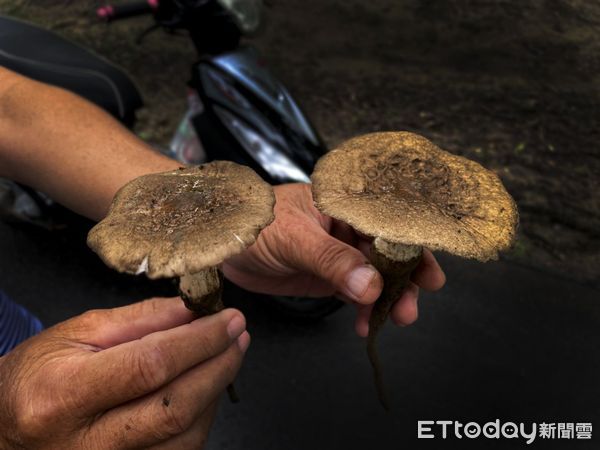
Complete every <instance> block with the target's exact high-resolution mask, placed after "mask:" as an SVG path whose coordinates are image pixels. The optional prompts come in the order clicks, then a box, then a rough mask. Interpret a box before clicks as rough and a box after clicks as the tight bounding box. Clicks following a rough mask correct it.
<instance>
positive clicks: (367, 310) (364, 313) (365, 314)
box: [354, 305, 373, 337]
mask: <svg viewBox="0 0 600 450" xmlns="http://www.w3.org/2000/svg"><path fill="white" fill-rule="evenodd" d="M371 311H373V305H356V321H355V322H354V330H355V331H356V334H358V335H359V336H360V337H367V335H368V334H369V318H370V317H371Z"/></svg>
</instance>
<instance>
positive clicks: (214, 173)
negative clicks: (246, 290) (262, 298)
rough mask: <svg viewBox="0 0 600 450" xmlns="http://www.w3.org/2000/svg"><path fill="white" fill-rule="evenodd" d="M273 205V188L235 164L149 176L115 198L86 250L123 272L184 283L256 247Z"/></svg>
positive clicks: (243, 167)
mask: <svg viewBox="0 0 600 450" xmlns="http://www.w3.org/2000/svg"><path fill="white" fill-rule="evenodd" d="M274 204H275V196H274V194H273V189H272V188H271V186H270V185H269V184H268V183H266V182H264V181H263V180H262V179H261V178H260V177H259V176H258V175H257V174H256V173H255V172H254V171H253V170H252V169H250V168H248V167H245V166H240V165H238V164H235V163H232V162H229V161H215V162H212V163H208V164H203V165H200V166H196V167H191V168H185V169H179V170H174V171H170V172H163V173H156V174H150V175H144V176H142V177H139V178H136V179H135V180H133V181H131V182H129V183H128V184H126V185H125V186H123V187H122V188H121V189H120V190H119V192H117V194H116V195H115V198H114V199H113V203H112V205H111V207H110V210H109V212H108V215H107V216H106V217H105V218H104V220H102V221H101V222H100V223H98V224H97V225H96V226H95V227H94V228H93V229H92V230H91V231H90V233H89V234H88V239H87V242H88V245H89V246H90V248H91V249H92V250H94V251H95V252H96V253H98V255H99V256H100V258H102V260H103V261H104V262H105V263H106V264H107V265H108V266H110V267H112V268H114V269H116V270H118V271H120V272H127V273H141V272H143V271H146V272H147V275H148V277H150V278H160V277H174V276H181V275H184V274H186V273H195V272H198V271H200V270H202V269H204V268H207V267H211V266H215V265H217V264H220V263H221V262H222V261H223V260H225V259H227V258H228V257H230V256H233V255H235V254H237V253H240V252H241V251H243V250H244V249H245V248H246V247H248V246H250V245H252V243H254V241H255V240H256V237H257V236H258V234H259V233H260V231H261V230H262V229H263V228H264V227H265V226H267V225H268V224H269V223H271V222H272V220H273V218H274V216H273V206H274Z"/></svg>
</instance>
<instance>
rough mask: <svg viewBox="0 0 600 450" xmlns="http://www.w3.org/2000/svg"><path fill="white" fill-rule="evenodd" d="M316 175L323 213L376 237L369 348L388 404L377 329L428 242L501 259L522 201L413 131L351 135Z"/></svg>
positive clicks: (433, 246) (314, 188)
mask: <svg viewBox="0 0 600 450" xmlns="http://www.w3.org/2000/svg"><path fill="white" fill-rule="evenodd" d="M311 179H312V183H313V186H312V191H313V197H314V200H315V205H316V207H317V208H318V209H319V210H320V211H321V212H323V213H324V214H327V215H329V216H331V217H333V218H335V219H337V220H340V221H342V222H345V223H347V224H348V225H350V226H352V227H353V228H354V229H355V230H357V231H359V232H361V233H363V234H365V235H368V236H371V237H373V238H374V240H373V243H372V245H371V254H370V259H371V262H372V264H373V265H374V266H375V267H376V268H377V270H378V271H379V272H380V273H381V275H382V277H383V280H384V287H383V291H382V294H381V295H380V297H379V298H378V299H377V301H376V302H375V305H374V307H373V311H372V313H371V317H370V319H369V334H368V337H367V353H368V355H369V360H370V361H371V365H372V366H373V371H374V376H375V385H376V389H377V393H378V396H379V399H380V401H381V403H382V405H383V406H384V407H385V408H386V409H389V402H388V400H387V396H386V394H385V390H384V385H383V380H382V374H381V368H380V363H379V358H378V354H377V348H376V340H377V335H378V332H379V330H380V329H381V327H382V326H383V325H384V323H385V322H386V319H387V317H388V315H389V312H390V309H391V307H392V304H393V302H394V301H395V300H397V299H398V298H400V296H401V294H402V291H403V290H404V289H405V288H406V286H407V284H408V283H409V281H410V276H411V273H412V271H413V270H414V269H415V268H416V267H417V266H418V264H419V262H420V260H421V255H422V249H423V247H427V248H429V249H431V250H441V251H446V252H448V253H452V254H454V255H458V256H462V257H465V258H473V259H477V260H479V261H488V260H490V259H497V257H498V252H499V251H502V250H505V249H508V248H509V247H510V246H511V245H512V243H513V241H514V237H515V232H516V226H517V223H518V212H517V208H516V205H515V202H514V201H513V199H512V197H511V196H510V195H509V194H508V193H507V191H506V189H505V188H504V186H503V185H502V182H501V181H500V179H499V178H498V177H497V176H496V174H494V173H493V172H492V171H490V170H487V169H485V168H484V167H482V166H481V165H479V164H478V163H476V162H474V161H471V160H468V159H466V158H463V157H461V156H457V155H453V154H451V153H448V152H446V151H444V150H442V149H440V148H438V147H436V146H435V145H434V144H433V143H431V142H430V141H428V140H427V139H425V138H423V137H421V136H418V135H416V134H413V133H409V132H382V133H372V134H367V135H363V136H359V137H357V138H354V139H351V140H349V141H346V142H344V143H343V144H342V145H341V146H339V147H338V148H337V149H335V150H332V151H331V152H329V153H328V154H326V155H325V156H323V157H322V158H321V159H320V160H319V162H318V163H317V166H316V168H315V170H314V172H313V175H312V177H311Z"/></svg>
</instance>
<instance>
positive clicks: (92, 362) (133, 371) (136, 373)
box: [75, 309, 246, 412]
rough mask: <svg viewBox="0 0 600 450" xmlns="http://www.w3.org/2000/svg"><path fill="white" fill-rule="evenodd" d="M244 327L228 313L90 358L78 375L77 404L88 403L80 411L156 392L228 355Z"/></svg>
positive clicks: (235, 313) (239, 316)
mask: <svg viewBox="0 0 600 450" xmlns="http://www.w3.org/2000/svg"><path fill="white" fill-rule="evenodd" d="M245 327H246V323H245V319H244V316H243V315H242V314H241V313H240V312H239V311H237V310H234V309H226V310H223V311H221V312H220V313H217V314H213V315H211V316H206V317H202V318H200V319H197V320H194V321H193V322H191V323H189V324H185V325H180V326H179V327H176V328H172V329H170V330H165V331H159V332H156V333H152V334H149V335H147V336H144V337H143V338H141V339H139V340H136V341H131V342H126V343H124V344H120V345H118V346H116V347H111V348H108V349H106V350H103V351H100V352H98V353H94V354H91V355H89V357H87V358H86V359H85V361H84V362H83V363H82V364H80V365H79V366H78V371H77V373H76V374H75V376H76V378H75V379H76V380H78V381H79V383H78V384H79V385H78V386H77V389H78V394H79V395H78V398H80V399H82V400H86V399H88V400H87V404H82V405H80V406H81V408H82V409H83V410H87V411H90V412H100V411H104V410H106V409H108V408H110V407H113V406H115V405H118V404H121V403H123V402H125V401H128V400H131V399H134V398H137V397H140V396H142V395H144V394H147V393H148V392H152V391H155V390H156V389H158V388H160V387H161V386H163V385H165V384H166V383H168V382H170V381H171V380H173V379H174V378H176V377H177V376H179V375H180V374H181V373H183V372H185V371H186V370H188V369H189V368H190V367H194V366H196V365H197V364H199V363H201V362H203V361H206V360H208V359H210V358H213V357H215V356H217V355H219V354H221V353H223V352H224V351H225V350H226V349H227V348H228V347H229V346H230V345H231V343H232V342H233V341H234V340H235V339H236V338H237V337H238V336H240V334H242V332H243V331H244V330H245ZM107 380H110V382H107ZM99 392H101V393H102V395H99V394H98V393H99ZM89 399H95V400H94V401H89Z"/></svg>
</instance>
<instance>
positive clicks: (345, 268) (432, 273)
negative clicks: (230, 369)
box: [222, 184, 446, 336]
mask: <svg viewBox="0 0 600 450" xmlns="http://www.w3.org/2000/svg"><path fill="white" fill-rule="evenodd" d="M274 190H275V196H276V199H277V203H276V204H275V221H274V222H273V223H272V224H271V225H269V226H268V227H267V228H265V229H264V230H263V231H262V233H261V234H260V235H259V237H258V239H257V241H256V243H255V244H254V245H253V246H251V247H250V248H249V249H248V250H247V251H245V252H244V253H241V254H240V255H237V256H235V257H233V258H230V259H228V260H227V261H226V262H225V263H224V264H223V267H222V269H223V273H224V274H225V276H226V277H227V278H228V279H230V280H231V281H233V282H234V283H236V284H238V285H240V286H242V287H244V288H245V289H248V290H252V291H256V292H261V293H265V294H273V295H297V296H308V297H323V296H328V295H336V296H337V297H338V298H341V299H342V300H345V301H347V302H350V303H354V304H355V305H356V306H357V307H358V315H357V320H356V332H357V333H358V334H359V335H360V336H366V335H367V333H368V329H369V324H368V323H369V316H370V314H371V309H372V305H373V303H374V302H375V300H377V298H378V297H379V294H380V293H381V289H382V286H383V280H382V278H381V275H380V274H379V273H378V272H377V270H376V269H375V268H374V267H373V266H372V265H370V264H369V261H368V255H369V249H370V241H369V240H368V239H367V238H365V237H364V236H360V235H359V234H357V233H356V232H355V231H354V230H353V229H352V228H351V227H350V226H348V225H346V224H344V223H342V222H339V221H337V220H333V219H331V218H330V217H327V216H325V215H323V214H321V213H320V212H319V211H318V210H317V209H316V208H315V206H314V204H313V199H312V195H311V192H310V185H308V184H287V185H281V186H275V187H274ZM445 281H446V278H445V275H444V273H443V272H442V270H441V268H440V266H439V264H438V263H437V261H436V260H435V257H434V256H433V254H432V253H431V252H430V251H429V250H427V249H424V250H423V259H422V261H421V263H420V264H419V266H418V267H417V268H416V269H415V271H414V272H413V275H412V282H411V283H410V285H409V286H408V288H407V289H406V290H405V291H404V293H403V294H402V297H401V298H399V299H398V301H396V303H395V304H394V306H393V308H392V310H391V312H390V317H391V319H392V321H393V322H394V323H396V324H397V325H408V324H411V323H412V322H414V321H415V320H416V319H417V313H418V311H417V299H418V296H419V287H421V288H423V289H425V290H428V291H434V290H437V289H440V288H441V287H442V286H443V285H444V283H445Z"/></svg>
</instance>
